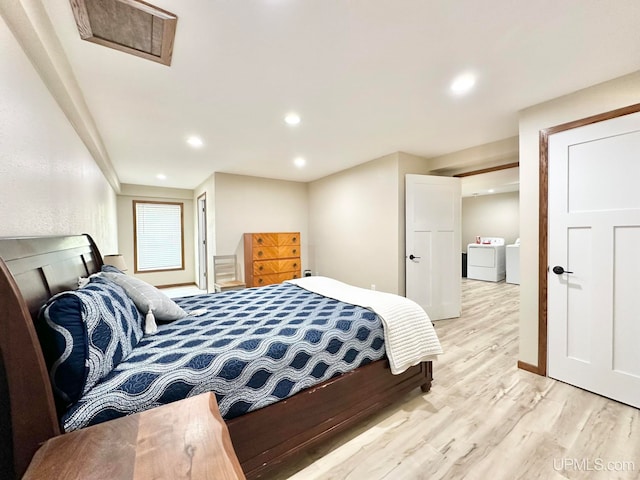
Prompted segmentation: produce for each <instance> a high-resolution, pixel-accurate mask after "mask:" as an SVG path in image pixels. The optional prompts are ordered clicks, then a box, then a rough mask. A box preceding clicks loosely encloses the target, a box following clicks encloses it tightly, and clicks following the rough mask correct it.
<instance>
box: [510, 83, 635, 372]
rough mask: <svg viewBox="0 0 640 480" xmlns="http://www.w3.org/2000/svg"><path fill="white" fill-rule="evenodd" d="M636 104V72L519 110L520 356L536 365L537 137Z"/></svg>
mask: <svg viewBox="0 0 640 480" xmlns="http://www.w3.org/2000/svg"><path fill="white" fill-rule="evenodd" d="M638 102H640V72H637V73H634V74H631V75H627V76H624V77H621V78H618V79H615V80H611V81H609V82H605V83H602V84H599V85H595V86H593V87H590V88H587V89H584V90H580V91H578V92H576V93H573V94H571V95H566V96H564V97H560V98H557V99H555V100H551V101H549V102H545V103H542V104H540V105H536V106H534V107H531V108H528V109H526V110H523V111H522V112H520V238H521V240H522V246H521V247H520V275H521V283H520V354H519V358H520V360H521V361H523V362H526V363H530V364H533V365H536V364H537V363H538V253H539V242H538V219H539V215H538V201H539V195H538V193H539V189H538V188H539V187H538V182H539V170H538V169H539V150H538V134H539V131H540V130H542V129H545V128H549V127H553V126H555V125H560V124H562V123H566V122H570V121H573V120H578V119H581V118H585V117H588V116H591V115H596V114H599V113H603V112H607V111H610V110H614V109H616V108H620V107H624V106H627V105H632V104H635V103H638Z"/></svg>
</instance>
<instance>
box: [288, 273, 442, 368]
mask: <svg viewBox="0 0 640 480" xmlns="http://www.w3.org/2000/svg"><path fill="white" fill-rule="evenodd" d="M288 282H289V283H293V284H294V285H297V286H298V287H301V288H304V289H305V290H309V291H310V292H315V293H318V294H320V295H322V296H324V297H329V298H333V299H334V300H339V301H341V302H345V303H351V304H353V305H358V306H360V307H363V308H367V309H369V310H372V311H374V312H375V313H376V314H377V315H378V316H379V317H380V318H381V319H382V325H383V327H384V342H385V349H386V351H387V357H388V358H389V363H390V365H391V373H393V374H396V375H397V374H400V373H402V372H404V371H405V370H406V369H407V368H409V367H411V366H413V365H417V364H418V363H420V362H424V361H427V360H434V359H436V358H437V355H439V354H442V347H441V346H440V341H439V340H438V336H437V335H436V332H435V330H434V328H433V325H432V324H431V320H430V319H429V317H428V315H427V314H426V313H425V311H424V310H423V309H422V307H420V306H419V305H418V304H417V303H415V302H414V301H413V300H409V299H408V298H405V297H400V296H398V295H394V294H392V293H385V292H378V291H374V290H367V289H365V288H360V287H354V286H352V285H348V284H346V283H342V282H339V281H338V280H333V279H331V278H327V277H304V278H298V279H295V280H289V281H288Z"/></svg>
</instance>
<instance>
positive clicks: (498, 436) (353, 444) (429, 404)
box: [275, 279, 640, 480]
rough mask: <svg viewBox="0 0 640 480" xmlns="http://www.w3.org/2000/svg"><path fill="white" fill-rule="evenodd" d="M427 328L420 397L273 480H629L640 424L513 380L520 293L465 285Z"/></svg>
mask: <svg viewBox="0 0 640 480" xmlns="http://www.w3.org/2000/svg"><path fill="white" fill-rule="evenodd" d="M462 290H463V298H462V300H463V315H462V317H461V318H459V319H452V320H441V321H438V322H436V330H437V332H438V335H439V337H440V340H441V342H442V345H443V348H444V351H445V354H444V355H442V356H441V358H440V359H439V360H438V361H437V362H436V363H435V364H434V382H433V387H432V389H431V391H430V392H428V393H422V392H420V391H419V390H418V389H416V391H415V392H412V393H410V394H409V395H408V396H407V397H406V399H405V400H404V401H401V402H399V403H398V404H396V405H394V406H392V407H390V408H388V409H387V410H385V411H383V412H381V413H379V414H377V415H376V416H375V417H373V418H372V419H371V420H370V421H368V422H366V423H364V424H362V425H360V426H359V427H357V428H355V429H353V430H350V431H348V432H346V433H344V434H343V435H342V436H341V437H339V438H338V439H337V440H336V441H334V442H332V443H330V444H326V445H323V446H322V447H321V448H319V449H318V450H317V451H314V452H312V453H311V454H310V455H309V456H308V457H306V458H303V459H302V460H300V461H299V462H298V463H296V464H294V465H291V466H290V468H287V469H286V470H283V471H282V472H280V475H278V476H276V477H275V478H276V479H278V480H284V479H287V478H288V479H290V480H311V479H318V480H319V479H323V480H328V479H333V480H343V479H350V480H382V479H384V480H404V479H447V480H449V479H482V480H484V479H494V480H497V479H505V480H506V479H509V480H511V479H526V480H529V479H555V480H559V479H603V480H604V479H607V480H609V479H636V478H640V412H639V411H638V410H637V409H635V408H632V407H629V406H627V405H623V404H620V403H617V402H614V401H612V400H608V399H606V398H604V397H600V396H597V395H594V394H592V393H589V392H586V391H583V390H580V389H578V388H575V387H572V386H570V385H567V384H564V383H561V382H557V381H555V380H552V379H549V378H544V377H540V376H538V375H534V374H532V373H529V372H526V371H523V370H519V369H518V368H517V366H516V363H517V353H518V309H519V286H518V285H510V284H505V283H504V282H502V283H491V282H481V281H476V280H467V279H463V284H462Z"/></svg>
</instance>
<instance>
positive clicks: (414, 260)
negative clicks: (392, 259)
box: [405, 175, 462, 320]
mask: <svg viewBox="0 0 640 480" xmlns="http://www.w3.org/2000/svg"><path fill="white" fill-rule="evenodd" d="M405 182H406V190H405V196H406V203H405V213H406V237H405V241H406V251H405V254H406V260H405V262H406V294H407V298H410V299H411V300H413V301H414V302H416V303H417V304H419V305H420V306H421V307H422V308H424V310H425V311H426V312H427V314H428V315H429V317H430V318H431V320H440V319H443V318H455V317H459V316H460V305H461V283H460V282H461V277H462V267H461V263H460V262H461V252H460V231H461V226H460V208H461V193H460V179H459V178H452V177H435V176H430V175H406V177H405Z"/></svg>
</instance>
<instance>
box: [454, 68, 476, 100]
mask: <svg viewBox="0 0 640 480" xmlns="http://www.w3.org/2000/svg"><path fill="white" fill-rule="evenodd" d="M475 84H476V76H475V75H473V74H472V73H463V74H462V75H458V76H457V77H456V78H455V79H454V80H453V82H452V83H451V87H450V88H451V92H452V93H454V94H456V95H464V94H465V93H468V92H470V91H471V89H472V88H473V86H474V85H475Z"/></svg>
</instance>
